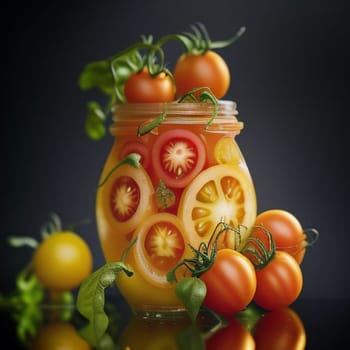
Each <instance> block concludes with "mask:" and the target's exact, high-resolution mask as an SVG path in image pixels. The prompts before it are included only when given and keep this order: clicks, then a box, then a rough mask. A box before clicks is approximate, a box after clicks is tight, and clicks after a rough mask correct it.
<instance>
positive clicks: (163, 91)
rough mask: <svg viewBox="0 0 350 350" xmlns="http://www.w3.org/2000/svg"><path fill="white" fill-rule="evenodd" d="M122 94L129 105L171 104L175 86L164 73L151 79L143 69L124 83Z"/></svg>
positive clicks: (146, 70)
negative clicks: (139, 103)
mask: <svg viewBox="0 0 350 350" xmlns="http://www.w3.org/2000/svg"><path fill="white" fill-rule="evenodd" d="M124 93H125V97H126V99H127V101H128V102H129V103H133V102H171V101H173V100H174V99H175V85H174V83H173V81H172V79H171V77H170V76H169V75H167V74H166V73H165V72H161V73H159V74H157V75H156V76H155V77H152V76H151V75H150V74H149V72H148V69H147V68H144V69H143V70H142V71H141V72H138V73H134V74H132V75H131V76H130V78H129V79H128V80H127V81H126V82H125V87H124Z"/></svg>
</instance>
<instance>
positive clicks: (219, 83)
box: [174, 50, 231, 99]
mask: <svg viewBox="0 0 350 350" xmlns="http://www.w3.org/2000/svg"><path fill="white" fill-rule="evenodd" d="M174 78H175V82H176V89H177V96H182V95H184V94H186V93H187V92H189V91H190V90H192V89H195V88H199V87H209V88H210V90H211V91H212V93H213V94H214V96H215V97H216V98H218V99H220V98H222V97H223V96H224V95H225V94H226V92H227V90H228V88H229V86H230V80H231V77H230V71H229V68H228V66H227V64H226V62H225V60H224V59H223V58H222V57H221V56H220V55H219V54H217V53H216V52H214V51H212V50H209V51H206V52H205V53H204V54H183V55H181V56H180V57H179V59H178V60H177V62H176V64H175V67H174Z"/></svg>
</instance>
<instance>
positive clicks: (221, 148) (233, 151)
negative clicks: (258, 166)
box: [214, 136, 242, 164]
mask: <svg viewBox="0 0 350 350" xmlns="http://www.w3.org/2000/svg"><path fill="white" fill-rule="evenodd" d="M214 158H215V160H216V162H217V163H218V164H238V163H239V162H240V161H241V159H242V155H241V152H240V150H239V148H238V146H237V144H236V143H235V141H234V140H233V138H232V137H227V136H225V137H222V138H221V139H219V140H218V141H217V142H216V144H215V147H214Z"/></svg>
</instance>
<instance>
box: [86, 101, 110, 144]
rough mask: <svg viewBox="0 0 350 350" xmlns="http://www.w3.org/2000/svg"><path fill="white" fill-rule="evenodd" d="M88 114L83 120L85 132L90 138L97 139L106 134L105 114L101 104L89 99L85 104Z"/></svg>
mask: <svg viewBox="0 0 350 350" xmlns="http://www.w3.org/2000/svg"><path fill="white" fill-rule="evenodd" d="M87 109H88V115H87V117H86V120H85V132H86V134H87V135H88V136H89V138H90V139H92V140H94V141H98V140H100V139H102V138H103V137H104V136H105V135H106V126H105V121H106V115H105V113H104V112H103V110H102V108H101V106H100V105H99V104H98V103H97V102H95V101H91V102H89V103H88V105H87Z"/></svg>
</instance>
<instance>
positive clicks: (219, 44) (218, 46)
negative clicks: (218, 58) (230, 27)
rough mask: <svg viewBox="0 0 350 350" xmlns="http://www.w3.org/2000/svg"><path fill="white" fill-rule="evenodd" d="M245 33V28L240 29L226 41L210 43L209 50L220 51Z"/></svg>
mask: <svg viewBox="0 0 350 350" xmlns="http://www.w3.org/2000/svg"><path fill="white" fill-rule="evenodd" d="M245 31H246V27H241V28H240V29H239V30H238V31H237V33H236V34H235V35H234V36H232V37H231V38H229V39H227V40H222V41H214V42H210V48H211V49H221V48H224V47H227V46H229V45H232V44H233V43H235V42H236V41H237V40H238V39H239V38H240V37H241V36H242V35H243V34H244V33H245Z"/></svg>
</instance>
